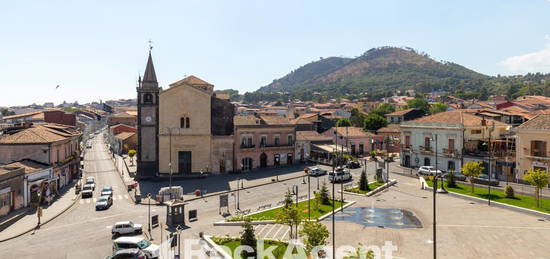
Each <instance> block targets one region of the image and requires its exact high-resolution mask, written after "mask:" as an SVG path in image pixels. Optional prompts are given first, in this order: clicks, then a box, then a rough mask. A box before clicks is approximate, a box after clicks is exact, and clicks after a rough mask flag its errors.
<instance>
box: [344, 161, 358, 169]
mask: <svg viewBox="0 0 550 259" xmlns="http://www.w3.org/2000/svg"><path fill="white" fill-rule="evenodd" d="M346 167H347V168H349V169H355V168H361V164H360V163H359V162H358V161H349V162H348V163H347V164H346Z"/></svg>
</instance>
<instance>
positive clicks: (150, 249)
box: [113, 237, 160, 258]
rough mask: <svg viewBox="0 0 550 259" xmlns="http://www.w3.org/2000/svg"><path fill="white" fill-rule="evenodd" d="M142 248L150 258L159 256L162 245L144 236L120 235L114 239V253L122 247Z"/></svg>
mask: <svg viewBox="0 0 550 259" xmlns="http://www.w3.org/2000/svg"><path fill="white" fill-rule="evenodd" d="M132 248H136V249H140V250H141V251H143V252H145V254H146V255H147V256H148V257H149V258H159V255H160V247H159V246H158V245H155V244H153V243H151V242H149V241H148V240H146V239H144V238H143V237H119V238H117V239H115V240H114V241H113V254H115V253H116V252H117V251H119V250H122V249H132Z"/></svg>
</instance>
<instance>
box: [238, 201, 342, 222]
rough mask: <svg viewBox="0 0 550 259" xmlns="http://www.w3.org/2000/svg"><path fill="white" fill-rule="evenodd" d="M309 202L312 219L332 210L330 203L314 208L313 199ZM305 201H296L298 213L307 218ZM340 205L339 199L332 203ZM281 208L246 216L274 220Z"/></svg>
mask: <svg viewBox="0 0 550 259" xmlns="http://www.w3.org/2000/svg"><path fill="white" fill-rule="evenodd" d="M309 202H311V218H312V219H316V218H318V217H320V216H323V215H325V214H327V213H329V212H331V211H332V203H331V204H329V205H326V204H321V205H320V206H319V208H318V209H315V200H314V199H311V200H309ZM307 203H308V201H307V200H306V201H301V202H299V203H298V209H299V210H300V213H301V216H302V218H303V219H307V217H308V209H307V207H308V206H307V205H308V204H307ZM292 206H296V204H294V205H292ZM341 206H342V202H341V201H335V203H334V208H335V209H338V208H340V207H341ZM282 210H283V208H282V207H280V208H275V209H271V210H266V211H264V212H261V213H258V214H253V215H250V216H247V218H249V219H251V220H275V219H276V218H277V214H279V213H280V212H281V211H282Z"/></svg>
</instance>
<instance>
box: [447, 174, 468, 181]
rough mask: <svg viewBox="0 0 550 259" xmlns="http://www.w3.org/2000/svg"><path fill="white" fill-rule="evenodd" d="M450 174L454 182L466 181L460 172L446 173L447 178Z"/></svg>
mask: <svg viewBox="0 0 550 259" xmlns="http://www.w3.org/2000/svg"><path fill="white" fill-rule="evenodd" d="M450 174H453V176H454V177H455V179H456V180H459V181H466V179H467V177H466V176H465V175H464V174H463V173H462V172H447V174H446V175H447V177H449V176H448V175H450Z"/></svg>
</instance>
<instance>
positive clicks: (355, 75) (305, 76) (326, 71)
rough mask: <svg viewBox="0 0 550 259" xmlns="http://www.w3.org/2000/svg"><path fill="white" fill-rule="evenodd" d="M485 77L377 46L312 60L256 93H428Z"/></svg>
mask: <svg viewBox="0 0 550 259" xmlns="http://www.w3.org/2000/svg"><path fill="white" fill-rule="evenodd" d="M488 78H489V77H488V76H486V75H483V74H480V73H477V72H475V71H473V70H470V69H468V68H465V67H463V66H460V65H458V64H455V63H451V62H439V61H435V60H433V59H432V58H430V57H429V56H428V55H427V54H424V53H418V52H417V51H415V50H413V49H411V48H396V47H380V48H374V49H370V50H369V51H367V52H365V53H364V54H363V55H361V56H359V57H357V58H353V59H352V58H340V57H331V58H325V59H321V60H319V61H315V62H311V63H309V64H307V65H304V66H302V67H300V68H298V69H296V70H294V71H292V72H290V73H289V74H287V75H286V76H284V77H282V78H280V79H276V80H274V81H273V82H272V83H271V84H269V85H266V86H264V87H261V88H260V89H259V90H258V92H261V93H273V92H290V93H306V94H311V93H312V92H318V93H321V94H323V93H326V94H328V96H341V95H349V94H362V93H365V92H367V93H376V92H384V91H391V90H397V89H416V90H418V91H421V92H428V91H433V90H449V89H453V87H456V86H459V85H460V87H462V88H463V90H472V89H475V87H476V85H479V84H480V82H482V81H484V80H485V79H488Z"/></svg>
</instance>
